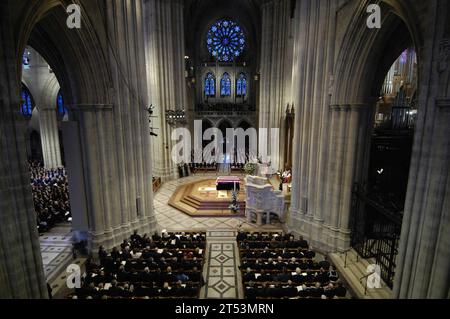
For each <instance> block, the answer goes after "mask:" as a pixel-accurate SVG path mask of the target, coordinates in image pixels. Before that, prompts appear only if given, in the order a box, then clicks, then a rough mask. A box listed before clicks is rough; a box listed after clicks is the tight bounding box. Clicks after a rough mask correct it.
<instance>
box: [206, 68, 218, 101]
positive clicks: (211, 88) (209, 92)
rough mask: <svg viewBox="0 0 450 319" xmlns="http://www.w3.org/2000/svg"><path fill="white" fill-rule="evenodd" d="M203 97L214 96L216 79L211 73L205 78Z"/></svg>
mask: <svg viewBox="0 0 450 319" xmlns="http://www.w3.org/2000/svg"><path fill="white" fill-rule="evenodd" d="M205 96H216V78H215V76H214V74H212V73H211V72H209V73H208V74H206V77H205Z"/></svg>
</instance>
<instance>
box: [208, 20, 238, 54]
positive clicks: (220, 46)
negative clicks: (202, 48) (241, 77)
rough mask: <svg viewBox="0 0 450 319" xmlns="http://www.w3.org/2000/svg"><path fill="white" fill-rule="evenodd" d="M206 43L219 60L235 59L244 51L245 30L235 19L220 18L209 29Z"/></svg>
mask: <svg viewBox="0 0 450 319" xmlns="http://www.w3.org/2000/svg"><path fill="white" fill-rule="evenodd" d="M206 45H207V47H208V50H209V52H210V53H211V55H212V56H214V57H216V58H217V59H218V60H219V61H221V62H230V61H233V60H234V59H235V58H236V57H238V56H240V55H241V54H242V52H243V51H244V48H245V36H244V32H243V31H242V28H241V27H240V26H239V25H238V24H237V23H236V22H234V21H231V20H218V21H217V22H216V23H215V24H214V25H213V26H212V27H211V28H210V29H209V31H208V34H207V36H206Z"/></svg>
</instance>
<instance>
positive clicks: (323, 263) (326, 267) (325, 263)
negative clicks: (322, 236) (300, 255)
mask: <svg viewBox="0 0 450 319" xmlns="http://www.w3.org/2000/svg"><path fill="white" fill-rule="evenodd" d="M319 266H320V268H323V269H324V270H325V271H328V270H329V269H330V266H331V265H330V262H329V261H328V260H327V259H326V258H325V259H324V260H322V261H319Z"/></svg>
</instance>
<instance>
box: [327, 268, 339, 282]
mask: <svg viewBox="0 0 450 319" xmlns="http://www.w3.org/2000/svg"><path fill="white" fill-rule="evenodd" d="M327 274H328V278H329V279H330V281H332V282H336V281H338V279H339V275H338V273H337V271H336V270H335V269H334V267H333V266H330V271H329V272H328V273H327Z"/></svg>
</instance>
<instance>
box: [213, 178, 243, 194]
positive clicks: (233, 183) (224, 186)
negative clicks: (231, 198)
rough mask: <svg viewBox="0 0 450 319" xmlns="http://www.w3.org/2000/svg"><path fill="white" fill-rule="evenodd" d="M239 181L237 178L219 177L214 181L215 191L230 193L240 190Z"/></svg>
mask: <svg viewBox="0 0 450 319" xmlns="http://www.w3.org/2000/svg"><path fill="white" fill-rule="evenodd" d="M240 183H241V179H240V178H239V177H237V176H219V177H217V179H216V190H218V191H223V190H226V191H231V190H237V191H238V190H239V189H240Z"/></svg>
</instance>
